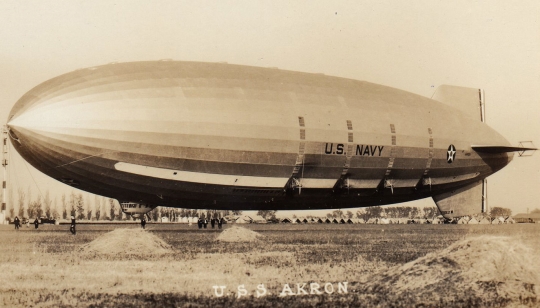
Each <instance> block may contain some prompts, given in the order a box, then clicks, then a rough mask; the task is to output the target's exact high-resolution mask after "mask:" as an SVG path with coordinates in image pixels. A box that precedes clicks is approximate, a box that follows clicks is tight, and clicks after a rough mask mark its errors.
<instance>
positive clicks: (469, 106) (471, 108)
mask: <svg viewBox="0 0 540 308" xmlns="http://www.w3.org/2000/svg"><path fill="white" fill-rule="evenodd" d="M431 98H432V99H434V100H436V101H439V102H441V103H444V104H446V105H448V106H451V107H453V108H456V109H459V110H461V111H462V112H464V113H466V114H468V115H471V116H473V117H477V118H478V119H479V120H480V121H482V122H485V121H486V108H485V103H484V90H482V89H475V88H465V87H457V86H450V85H440V86H439V87H438V88H437V90H435V93H433V96H432V97H431Z"/></svg>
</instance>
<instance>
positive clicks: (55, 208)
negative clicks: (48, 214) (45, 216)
mask: <svg viewBox="0 0 540 308" xmlns="http://www.w3.org/2000/svg"><path fill="white" fill-rule="evenodd" d="M52 217H53V218H54V219H58V218H60V214H59V213H58V202H57V199H56V196H55V197H54V202H53V205H52Z"/></svg>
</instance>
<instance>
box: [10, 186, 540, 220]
mask: <svg viewBox="0 0 540 308" xmlns="http://www.w3.org/2000/svg"><path fill="white" fill-rule="evenodd" d="M17 195H18V198H17V203H16V204H15V203H14V202H13V200H9V202H7V209H6V210H7V213H8V214H9V217H11V218H14V217H15V216H19V217H20V218H23V217H26V218H37V217H45V218H50V219H53V218H56V219H57V218H62V219H69V218H70V217H71V216H73V217H75V218H77V219H78V220H125V219H129V217H127V216H126V215H125V214H124V213H123V212H122V210H121V208H120V205H119V203H118V201H116V200H115V199H111V198H106V197H102V196H98V195H94V202H91V194H86V198H85V196H84V195H83V194H82V193H76V192H75V191H72V192H71V193H70V194H69V195H67V196H66V194H62V196H61V198H60V202H57V198H56V197H55V198H54V199H51V197H50V194H49V191H46V192H45V194H44V195H43V196H41V194H39V195H37V196H36V197H35V198H32V191H31V189H30V187H28V190H27V191H26V192H25V191H24V189H22V188H19V189H18V190H17ZM9 196H10V197H11V199H12V198H13V189H10V193H9ZM535 212H540V209H534V210H533V211H532V213H535ZM276 213H277V211H275V210H259V211H258V212H257V215H259V216H262V217H263V218H264V219H266V220H272V219H276ZM231 214H232V215H241V214H242V211H228V210H219V211H218V210H195V209H184V208H169V207H157V208H156V209H154V210H153V211H151V212H150V213H148V215H149V216H150V218H151V219H152V220H159V219H161V218H162V217H167V218H168V219H169V220H170V221H175V220H176V219H177V218H178V217H202V218H214V217H224V216H227V215H231ZM437 215H440V213H439V210H438V209H437V207H435V206H433V207H424V208H420V207H415V206H394V207H392V206H372V207H367V208H360V209H358V210H357V211H356V212H355V213H353V212H352V211H351V210H346V211H345V212H344V211H342V210H340V209H338V210H334V211H332V212H330V213H328V214H326V217H327V218H331V219H333V218H348V219H351V218H362V219H364V220H366V221H367V220H369V219H371V218H384V217H385V218H409V219H419V218H433V217H435V216H437ZM511 215H512V210H510V209H508V208H504V207H493V208H491V210H490V213H483V214H478V215H477V216H480V217H482V216H492V217H499V216H503V217H506V216H511ZM293 218H296V216H295V215H293ZM307 218H319V217H315V216H311V215H308V216H307Z"/></svg>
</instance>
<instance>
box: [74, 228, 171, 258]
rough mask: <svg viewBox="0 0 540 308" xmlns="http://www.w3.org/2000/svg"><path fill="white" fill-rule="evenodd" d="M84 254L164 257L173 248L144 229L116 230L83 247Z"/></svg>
mask: <svg viewBox="0 0 540 308" xmlns="http://www.w3.org/2000/svg"><path fill="white" fill-rule="evenodd" d="M81 250H82V252H85V253H96V254H109V255H117V254H131V255H162V254H166V253H170V252H172V251H171V246H170V245H169V244H167V243H165V242H164V241H163V240H162V239H160V238H159V237H157V236H156V235H153V234H152V233H150V232H147V231H145V230H143V229H115V230H114V231H111V232H109V233H105V234H104V235H102V236H100V237H98V238H96V239H95V240H93V241H92V242H90V243H88V244H85V245H83V246H82V247H81Z"/></svg>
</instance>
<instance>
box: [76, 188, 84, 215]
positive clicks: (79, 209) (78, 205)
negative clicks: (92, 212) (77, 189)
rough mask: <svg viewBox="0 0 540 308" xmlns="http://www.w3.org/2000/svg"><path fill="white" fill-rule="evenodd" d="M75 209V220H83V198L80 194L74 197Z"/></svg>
mask: <svg viewBox="0 0 540 308" xmlns="http://www.w3.org/2000/svg"><path fill="white" fill-rule="evenodd" d="M75 207H76V208H77V213H78V215H77V219H84V217H85V215H84V214H85V208H84V198H83V195H82V193H79V194H78V195H77V196H76V197H75Z"/></svg>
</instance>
